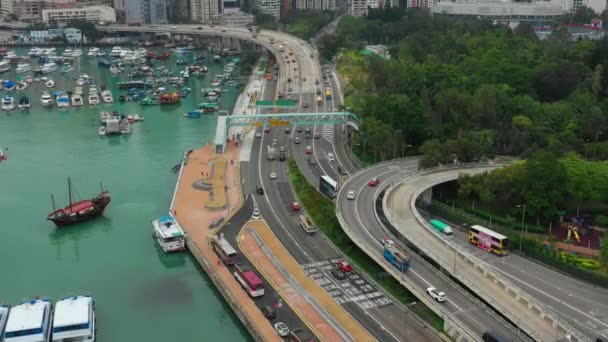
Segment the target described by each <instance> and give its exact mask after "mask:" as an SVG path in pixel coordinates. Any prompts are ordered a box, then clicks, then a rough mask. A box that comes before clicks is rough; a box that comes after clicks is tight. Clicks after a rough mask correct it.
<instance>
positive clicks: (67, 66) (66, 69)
mask: <svg viewBox="0 0 608 342" xmlns="http://www.w3.org/2000/svg"><path fill="white" fill-rule="evenodd" d="M72 71H74V67H73V66H72V65H71V64H64V65H63V67H62V68H61V73H62V74H67V73H68V72H72Z"/></svg>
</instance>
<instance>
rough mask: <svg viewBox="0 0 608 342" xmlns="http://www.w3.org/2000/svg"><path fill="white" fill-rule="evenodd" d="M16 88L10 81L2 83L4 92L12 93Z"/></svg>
mask: <svg viewBox="0 0 608 342" xmlns="http://www.w3.org/2000/svg"><path fill="white" fill-rule="evenodd" d="M16 86H17V85H16V84H15V82H13V81H11V80H8V81H6V82H4V90H6V91H13V90H15V87H16Z"/></svg>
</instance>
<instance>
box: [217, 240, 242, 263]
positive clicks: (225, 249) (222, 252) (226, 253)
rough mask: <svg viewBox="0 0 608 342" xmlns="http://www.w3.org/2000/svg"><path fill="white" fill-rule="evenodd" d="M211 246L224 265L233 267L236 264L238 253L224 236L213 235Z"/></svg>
mask: <svg viewBox="0 0 608 342" xmlns="http://www.w3.org/2000/svg"><path fill="white" fill-rule="evenodd" d="M211 246H212V247H213V250H214V251H215V253H216V254H217V255H218V256H219V257H220V259H221V260H222V262H223V263H224V265H233V264H235V263H236V258H237V255H238V254H237V252H236V250H235V249H234V247H232V245H231V244H230V243H229V242H228V240H226V239H225V238H224V234H223V233H222V234H220V235H219V236H218V235H213V236H212V237H211Z"/></svg>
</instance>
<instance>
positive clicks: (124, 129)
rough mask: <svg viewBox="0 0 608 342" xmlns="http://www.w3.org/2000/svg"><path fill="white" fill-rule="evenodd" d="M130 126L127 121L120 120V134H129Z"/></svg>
mask: <svg viewBox="0 0 608 342" xmlns="http://www.w3.org/2000/svg"><path fill="white" fill-rule="evenodd" d="M131 132H132V131H131V124H130V123H129V120H128V119H122V120H120V134H131Z"/></svg>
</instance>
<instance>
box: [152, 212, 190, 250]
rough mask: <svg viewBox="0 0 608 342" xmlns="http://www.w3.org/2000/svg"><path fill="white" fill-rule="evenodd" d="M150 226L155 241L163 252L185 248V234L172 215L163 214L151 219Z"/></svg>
mask: <svg viewBox="0 0 608 342" xmlns="http://www.w3.org/2000/svg"><path fill="white" fill-rule="evenodd" d="M152 228H153V232H154V233H153V234H154V239H155V240H156V243H158V246H159V247H160V248H161V249H162V250H163V251H164V252H165V253H169V252H176V251H183V250H184V249H186V234H185V233H184V230H183V229H182V227H180V225H179V223H177V220H176V219H175V218H174V217H173V216H171V215H165V216H161V217H160V218H158V219H157V220H153V221H152Z"/></svg>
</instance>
